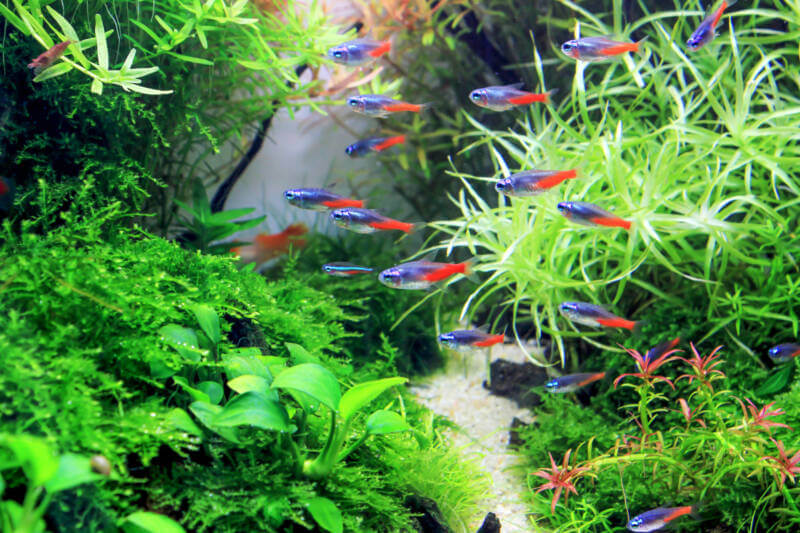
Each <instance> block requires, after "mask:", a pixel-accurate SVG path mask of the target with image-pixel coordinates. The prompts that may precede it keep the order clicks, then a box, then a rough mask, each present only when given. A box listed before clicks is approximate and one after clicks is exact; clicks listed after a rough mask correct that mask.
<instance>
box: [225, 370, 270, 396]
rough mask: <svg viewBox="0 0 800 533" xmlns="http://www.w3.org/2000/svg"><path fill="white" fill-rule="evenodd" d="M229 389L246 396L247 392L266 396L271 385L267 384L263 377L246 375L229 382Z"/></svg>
mask: <svg viewBox="0 0 800 533" xmlns="http://www.w3.org/2000/svg"><path fill="white" fill-rule="evenodd" d="M228 387H230V388H231V390H234V391H236V392H238V393H239V394H244V393H245V392H249V391H255V392H260V393H262V394H264V393H266V392H267V391H268V390H269V383H267V380H266V379H264V378H262V377H261V376H253V375H244V376H239V377H236V378H233V379H232V380H230V381H229V382H228ZM270 392H273V391H270Z"/></svg>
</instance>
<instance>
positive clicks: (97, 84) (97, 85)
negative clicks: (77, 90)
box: [90, 78, 103, 94]
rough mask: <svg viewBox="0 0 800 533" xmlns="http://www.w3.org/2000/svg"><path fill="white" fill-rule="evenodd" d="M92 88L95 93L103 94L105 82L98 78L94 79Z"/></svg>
mask: <svg viewBox="0 0 800 533" xmlns="http://www.w3.org/2000/svg"><path fill="white" fill-rule="evenodd" d="M90 90H91V91H92V93H93V94H103V82H102V81H100V80H98V79H97V78H95V79H93V80H92V86H91V87H90Z"/></svg>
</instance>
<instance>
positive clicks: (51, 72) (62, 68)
mask: <svg viewBox="0 0 800 533" xmlns="http://www.w3.org/2000/svg"><path fill="white" fill-rule="evenodd" d="M72 69H73V66H72V65H70V64H69V63H64V62H63V61H62V62H61V63H57V64H55V65H53V66H52V67H48V68H46V69H44V70H43V71H41V72H40V73H39V74H38V75H37V76H36V77H35V78H33V81H35V82H37V83H39V82H43V81H45V80H49V79H50V78H55V77H57V76H61V75H64V74H66V73H67V72H69V71H71V70H72Z"/></svg>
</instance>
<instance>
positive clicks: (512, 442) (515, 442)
mask: <svg viewBox="0 0 800 533" xmlns="http://www.w3.org/2000/svg"><path fill="white" fill-rule="evenodd" d="M528 426H530V424H526V423H525V422H523V421H522V420H520V419H519V418H517V417H516V416H515V417H514V418H512V419H511V427H510V428H509V430H508V445H509V447H512V448H518V447H520V446H522V445H523V444H525V441H524V440H522V437H520V436H519V430H520V429H521V428H526V427H528Z"/></svg>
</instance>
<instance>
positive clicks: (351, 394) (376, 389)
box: [339, 378, 408, 420]
mask: <svg viewBox="0 0 800 533" xmlns="http://www.w3.org/2000/svg"><path fill="white" fill-rule="evenodd" d="M406 381H408V380H407V379H406V378H386V379H378V380H375V381H367V382H366V383H359V384H358V385H356V386H354V387H352V388H351V389H350V390H348V391H347V392H345V393H344V395H342V400H341V401H340V402H339V412H340V413H341V415H342V418H344V419H345V420H348V419H350V418H351V417H352V416H353V415H355V414H356V413H357V412H358V411H360V410H361V409H363V408H364V407H365V406H366V405H367V404H368V403H370V402H371V401H372V400H374V399H375V398H377V397H378V396H380V395H381V394H382V393H383V392H384V391H386V390H387V389H390V388H392V387H394V386H395V385H402V384H403V383H405V382H406Z"/></svg>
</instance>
